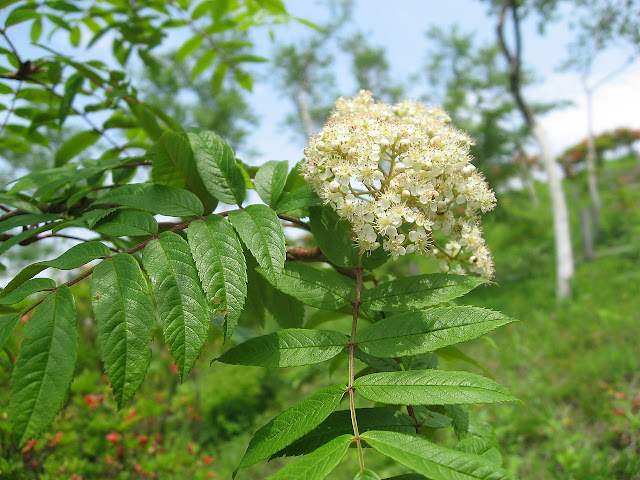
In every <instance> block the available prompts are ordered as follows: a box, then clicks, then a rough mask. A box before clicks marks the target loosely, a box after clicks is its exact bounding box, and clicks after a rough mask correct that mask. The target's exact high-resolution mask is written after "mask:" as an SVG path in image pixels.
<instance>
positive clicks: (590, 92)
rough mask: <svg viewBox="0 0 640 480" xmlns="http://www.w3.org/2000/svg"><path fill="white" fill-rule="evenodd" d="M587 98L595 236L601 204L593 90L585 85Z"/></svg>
mask: <svg viewBox="0 0 640 480" xmlns="http://www.w3.org/2000/svg"><path fill="white" fill-rule="evenodd" d="M584 90H585V94H586V97H587V158H586V161H587V177H588V185H589V198H590V199H591V223H592V225H593V231H594V232H595V234H596V235H598V234H599V232H600V210H601V208H602V203H601V201H600V193H599V191H598V176H597V172H596V155H597V153H596V140H595V135H594V133H593V90H591V89H589V88H588V87H587V86H586V85H585V89H584Z"/></svg>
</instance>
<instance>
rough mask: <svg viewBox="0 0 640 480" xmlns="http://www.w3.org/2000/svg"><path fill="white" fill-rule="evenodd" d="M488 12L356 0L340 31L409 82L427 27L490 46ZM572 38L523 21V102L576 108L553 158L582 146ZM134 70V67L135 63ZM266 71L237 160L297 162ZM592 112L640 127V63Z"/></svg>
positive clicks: (316, 9)
mask: <svg viewBox="0 0 640 480" xmlns="http://www.w3.org/2000/svg"><path fill="white" fill-rule="evenodd" d="M285 3H286V5H287V8H288V9H289V11H290V12H291V13H292V14H293V15H295V16H300V17H304V18H309V19H311V20H314V21H317V22H318V23H322V21H324V20H325V19H327V15H328V12H329V9H328V6H327V5H328V2H327V1H315V0H285ZM487 12H488V8H487V2H483V1H480V0H395V1H393V2H392V1H389V0H355V8H354V12H353V22H352V24H351V26H349V27H347V29H345V30H344V31H343V33H349V32H348V29H349V28H351V29H354V30H355V29H357V30H360V31H362V32H364V33H365V34H366V35H367V38H368V40H369V43H370V44H372V45H374V46H385V47H386V48H387V51H388V59H389V60H390V63H391V65H392V70H393V75H394V78H395V79H397V80H398V81H399V82H402V83H407V82H408V81H409V78H410V76H411V75H412V74H415V73H416V72H418V71H419V70H420V68H421V67H422V66H423V65H424V64H425V63H426V59H427V51H428V47H429V45H428V42H427V39H426V37H425V31H426V30H427V29H428V28H429V27H431V26H433V25H437V26H440V27H442V28H443V29H445V30H448V29H449V27H450V26H452V25H454V24H457V25H458V26H459V29H460V31H461V32H476V38H477V40H478V41H481V42H484V41H491V40H493V38H494V34H495V33H494V29H495V26H494V24H495V19H494V18H493V17H489V16H488V15H487ZM5 16H6V11H2V12H0V20H3V19H4V17H5ZM565 18H566V15H565ZM23 25H24V26H23ZM23 25H19V26H17V27H12V29H11V31H10V34H11V36H12V38H13V39H14V42H15V43H16V44H17V45H18V46H19V47H20V49H21V50H23V49H26V51H27V53H26V56H29V52H28V45H27V44H28V42H29V34H28V31H29V30H28V25H27V24H23ZM273 32H274V35H275V41H276V42H281V43H289V42H295V41H296V40H299V39H303V38H305V37H306V36H308V35H309V34H310V33H311V32H310V29H309V28H308V27H305V26H303V25H301V24H298V23H292V24H289V25H284V26H276V27H275V28H274V29H273ZM186 35H187V33H183V34H179V35H170V36H169V37H168V39H167V42H166V44H165V45H163V47H162V48H163V49H164V50H171V49H175V48H177V47H178V46H179V45H180V43H181V42H183V41H184V40H185V39H186V38H187V37H186ZM571 36H572V32H571V30H570V29H569V28H568V24H567V22H566V21H559V22H556V23H552V24H551V25H550V26H549V27H548V28H547V32H546V34H545V35H544V36H541V35H540V34H539V33H538V31H537V28H536V21H535V19H527V21H525V23H524V28H523V44H524V62H525V66H526V67H527V68H529V69H532V70H534V71H535V72H536V75H537V78H538V82H537V83H536V84H535V85H534V86H532V87H530V88H529V89H528V90H527V91H526V94H527V96H528V97H530V98H532V99H538V100H545V101H549V100H570V101H571V102H573V104H574V105H573V106H571V107H568V108H564V109H561V110H557V111H554V112H552V113H549V114H547V115H545V116H544V117H543V118H542V124H543V126H544V127H545V128H546V129H547V131H548V133H549V136H550V139H551V143H552V148H553V150H554V151H555V152H560V151H562V150H563V149H564V148H566V147H567V146H568V145H570V144H573V143H575V142H577V141H580V140H581V139H582V138H584V136H585V132H586V125H585V110H584V97H583V94H582V90H581V87H580V83H579V77H578V76H577V75H575V74H572V73H560V72H558V71H557V67H558V65H559V64H560V63H561V62H562V60H564V59H565V58H566V55H567V44H568V43H569V42H570V41H571ZM62 39H63V36H61V35H56V36H55V37H54V41H53V42H52V43H53V44H54V45H55V47H56V48H60V49H63V48H64V45H63V44H59V43H60V41H61V40H62ZM254 39H255V41H256V44H257V49H258V51H259V53H261V54H263V55H265V56H267V57H270V56H271V53H272V51H273V46H274V45H273V42H272V41H271V40H270V38H269V35H268V32H267V29H266V28H263V29H262V30H259V31H256V32H255V33H254ZM110 41H111V39H110V38H108V36H105V37H104V39H103V41H101V42H98V44H97V46H96V48H94V49H93V50H92V51H91V52H84V53H83V54H82V58H85V59H90V58H100V59H103V60H104V59H106V58H108V57H110V54H109V52H110ZM0 43H1V42H0ZM172 43H174V44H172ZM74 54H75V53H74ZM623 59H624V56H623V55H622V53H621V52H617V51H609V52H607V53H606V55H603V56H602V58H601V59H600V60H599V61H598V62H596V68H595V76H596V77H597V76H600V75H604V74H606V73H607V72H609V71H611V70H612V69H614V68H615V67H616V66H617V65H619V64H620V63H621V62H622V61H623ZM114 64H115V62H114ZM133 65H134V67H133V68H134V69H135V63H134V64H133ZM268 68H269V67H268V65H265V66H264V67H262V73H261V75H262V78H263V79H262V80H258V81H256V83H255V90H254V93H253V94H252V95H251V96H250V103H251V105H252V107H253V108H254V110H255V113H256V114H258V116H259V117H260V118H261V123H260V125H259V127H257V128H256V129H255V130H254V132H253V134H252V136H251V138H250V140H249V142H248V145H247V147H248V148H247V150H250V149H251V150H257V151H259V152H261V153H260V154H259V155H257V156H255V157H251V156H250V155H249V154H248V153H247V152H243V151H240V152H239V154H240V156H241V157H244V158H247V159H249V160H250V162H251V163H254V164H259V163H262V162H263V161H265V160H269V159H287V160H290V161H291V162H295V161H297V160H299V159H300V158H301V156H302V149H303V147H304V142H303V141H302V140H300V139H298V138H296V137H295V136H294V135H292V134H291V132H290V131H288V130H287V129H286V128H285V127H284V126H283V120H284V118H285V115H286V113H287V112H289V111H290V109H291V105H290V104H289V102H288V101H287V100H286V99H285V98H284V97H281V96H279V94H278V91H277V90H276V89H275V88H274V86H273V85H272V84H270V83H269V82H268V81H266V80H264V77H266V76H267V75H266V73H267V72H268ZM336 73H337V76H338V83H339V86H340V87H342V91H343V94H344V95H351V94H353V93H355V92H357V90H358V89H359V88H358V86H357V85H355V84H353V81H352V79H351V77H352V76H351V74H350V72H349V71H348V66H347V65H345V64H344V63H338V64H337V67H336ZM425 91H426V87H425V86H424V85H414V88H413V89H411V90H410V92H411V93H413V94H414V95H418V94H420V93H424V92H425ZM374 94H375V92H374ZM594 110H595V130H596V131H602V130H605V129H609V128H614V127H616V126H630V127H635V128H640V115H638V114H637V113H636V112H638V111H640V62H636V64H635V65H634V66H632V67H631V68H630V69H628V70H627V71H626V73H625V74H624V75H621V76H619V77H617V78H616V79H615V81H612V82H610V83H608V84H607V85H606V86H604V87H603V88H602V89H600V90H599V91H598V93H597V95H596V98H595V106H594Z"/></svg>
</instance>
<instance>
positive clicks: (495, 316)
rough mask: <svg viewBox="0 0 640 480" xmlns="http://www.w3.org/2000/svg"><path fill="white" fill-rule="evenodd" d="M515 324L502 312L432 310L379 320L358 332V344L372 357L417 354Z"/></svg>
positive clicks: (474, 309)
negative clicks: (508, 324) (511, 323)
mask: <svg viewBox="0 0 640 480" xmlns="http://www.w3.org/2000/svg"><path fill="white" fill-rule="evenodd" d="M513 321H515V320H514V319H513V318H511V317H509V316H507V315H504V314H502V313H500V312H494V311H493V310H487V309H484V308H479V307H468V306H460V307H442V308H430V309H428V310H425V311H419V312H409V313H402V314H399V315H393V316H391V317H387V318H385V319H383V320H380V321H379V322H376V323H374V324H372V325H369V326H368V327H367V328H365V329H364V330H361V331H360V332H358V333H357V334H356V337H355V341H356V343H357V344H358V347H359V348H360V349H361V350H362V351H363V352H365V353H368V354H369V355H374V356H379V357H402V356H406V355H418V354H421V353H427V352H433V351H434V350H437V349H439V348H442V347H446V346H448V345H453V344H455V343H460V342H464V341H466V340H471V339H472V338H477V337H479V336H481V335H484V334H485V333H487V332H490V331H491V330H493V329H494V328H497V327H500V326H502V325H506V324H507V323H510V322H513Z"/></svg>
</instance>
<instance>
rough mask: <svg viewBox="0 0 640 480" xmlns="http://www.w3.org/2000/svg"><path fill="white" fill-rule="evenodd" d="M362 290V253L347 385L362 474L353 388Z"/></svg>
mask: <svg viewBox="0 0 640 480" xmlns="http://www.w3.org/2000/svg"><path fill="white" fill-rule="evenodd" d="M361 290H362V252H361V253H360V256H359V258H358V268H357V269H356V298H355V301H354V302H353V321H352V322H351V336H350V337H349V383H348V386H347V391H348V392H349V410H350V412H351V425H352V427H353V436H354V437H355V438H354V441H355V442H356V446H357V448H358V459H359V461H360V471H361V472H364V455H363V453H362V439H361V438H360V430H358V419H357V417H356V398H355V393H356V389H355V387H354V386H353V382H354V381H355V358H356V355H355V352H356V343H355V338H356V330H357V328H358V313H359V310H360V292H361Z"/></svg>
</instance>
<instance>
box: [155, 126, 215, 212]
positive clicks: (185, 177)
mask: <svg viewBox="0 0 640 480" xmlns="http://www.w3.org/2000/svg"><path fill="white" fill-rule="evenodd" d="M151 179H152V180H153V182H154V183H156V184H160V185H168V186H170V187H176V188H185V189H187V190H189V191H190V192H193V193H195V194H196V195H197V197H198V198H199V199H200V200H201V201H202V203H203V204H204V205H205V206H206V209H207V211H208V212H210V211H212V210H213V209H214V208H215V207H216V203H217V201H216V199H215V198H213V197H212V196H211V194H210V193H209V191H208V190H207V188H206V187H205V186H204V183H202V179H201V178H200V174H199V173H198V168H197V166H196V162H195V160H194V157H193V152H192V150H191V145H190V144H189V139H188V138H187V136H186V135H185V134H184V133H178V132H164V133H163V134H162V136H161V137H160V139H159V140H158V142H157V143H156V148H155V153H154V156H153V166H152V167H151Z"/></svg>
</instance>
